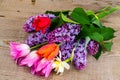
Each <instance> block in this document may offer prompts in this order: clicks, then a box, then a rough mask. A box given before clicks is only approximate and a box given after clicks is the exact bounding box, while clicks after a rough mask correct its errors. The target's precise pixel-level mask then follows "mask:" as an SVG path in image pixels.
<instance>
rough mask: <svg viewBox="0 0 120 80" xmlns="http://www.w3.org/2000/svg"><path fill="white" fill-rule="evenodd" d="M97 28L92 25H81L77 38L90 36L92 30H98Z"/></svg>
mask: <svg viewBox="0 0 120 80" xmlns="http://www.w3.org/2000/svg"><path fill="white" fill-rule="evenodd" d="M98 30H99V28H96V27H94V26H93V25H90V26H89V25H83V26H82V29H81V32H80V33H79V34H78V35H77V37H76V38H77V39H80V38H85V37H87V36H90V35H91V34H92V33H94V32H98Z"/></svg>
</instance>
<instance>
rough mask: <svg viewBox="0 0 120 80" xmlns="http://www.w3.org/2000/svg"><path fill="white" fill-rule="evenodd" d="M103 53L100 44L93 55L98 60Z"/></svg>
mask: <svg viewBox="0 0 120 80" xmlns="http://www.w3.org/2000/svg"><path fill="white" fill-rule="evenodd" d="M101 53H102V47H101V46H99V49H98V52H97V54H95V55H93V57H94V58H95V59H96V60H98V59H99V58H100V56H101Z"/></svg>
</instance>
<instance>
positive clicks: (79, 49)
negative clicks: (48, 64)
mask: <svg viewBox="0 0 120 80" xmlns="http://www.w3.org/2000/svg"><path fill="white" fill-rule="evenodd" d="M86 61H87V51H86V49H85V40H84V39H81V40H80V41H79V43H78V45H77V46H76V49H75V50H74V57H73V63H74V65H75V67H76V69H78V70H82V69H84V68H85V67H86Z"/></svg>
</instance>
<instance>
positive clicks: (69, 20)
mask: <svg viewBox="0 0 120 80" xmlns="http://www.w3.org/2000/svg"><path fill="white" fill-rule="evenodd" d="M60 17H61V18H62V20H63V21H65V22H69V23H74V24H79V23H77V22H75V21H73V20H71V19H69V18H67V17H66V16H65V15H64V14H63V13H62V12H61V13H60Z"/></svg>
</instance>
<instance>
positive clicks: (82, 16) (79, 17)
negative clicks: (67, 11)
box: [70, 8, 90, 24]
mask: <svg viewBox="0 0 120 80" xmlns="http://www.w3.org/2000/svg"><path fill="white" fill-rule="evenodd" d="M70 17H71V18H72V19H73V20H75V21H76V22H78V23H80V24H90V21H89V17H88V15H87V13H86V12H85V11H84V10H83V9H82V8H75V9H74V10H73V12H72V13H71V15H70Z"/></svg>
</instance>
